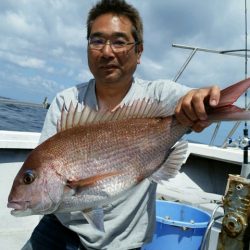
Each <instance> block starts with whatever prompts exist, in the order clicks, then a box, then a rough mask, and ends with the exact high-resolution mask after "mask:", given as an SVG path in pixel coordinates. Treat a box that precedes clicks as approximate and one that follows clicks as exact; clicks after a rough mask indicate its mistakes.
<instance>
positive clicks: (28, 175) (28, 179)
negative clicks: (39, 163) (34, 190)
mask: <svg viewBox="0 0 250 250" xmlns="http://www.w3.org/2000/svg"><path fill="white" fill-rule="evenodd" d="M35 179H36V175H35V174H34V173H33V171H32V170H28V171H26V172H25V173H24V175H23V182H24V184H26V185H28V184H31V183H32V182H33V181H34V180H35Z"/></svg>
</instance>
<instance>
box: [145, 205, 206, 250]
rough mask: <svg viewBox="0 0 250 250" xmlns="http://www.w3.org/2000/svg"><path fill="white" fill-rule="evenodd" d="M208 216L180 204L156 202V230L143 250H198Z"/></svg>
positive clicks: (196, 209)
mask: <svg viewBox="0 0 250 250" xmlns="http://www.w3.org/2000/svg"><path fill="white" fill-rule="evenodd" d="M209 221H210V215H209V214H208V213H207V212H205V211H202V210H201V209H198V208H194V207H191V206H188V205H185V204H182V203H177V202H170V201H156V230H155V233H154V237H153V240H152V242H151V243H149V244H147V245H144V246H143V247H142V249H143V250H165V249H167V250H182V249H183V250H198V249H200V247H201V243H202V239H203V236H204V234H205V232H206V229H207V226H208V223H209Z"/></svg>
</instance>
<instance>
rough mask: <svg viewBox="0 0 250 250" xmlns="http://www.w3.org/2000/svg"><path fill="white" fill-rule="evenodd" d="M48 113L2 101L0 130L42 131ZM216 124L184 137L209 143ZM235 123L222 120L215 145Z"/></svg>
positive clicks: (236, 136) (235, 137)
mask: <svg viewBox="0 0 250 250" xmlns="http://www.w3.org/2000/svg"><path fill="white" fill-rule="evenodd" d="M46 113H47V109H44V108H39V107H31V106H21V105H15V104H1V103H0V130H10V131H27V132H41V130H42V127H43V123H44V119H45V116H46ZM216 125H217V124H212V125H211V126H209V127H208V128H206V129H205V130H203V131H202V132H201V133H194V132H192V133H190V134H187V135H185V136H184V138H185V139H187V140H189V141H191V142H196V143H204V144H209V143H210V141H211V138H212V135H213V132H214V130H215V127H216ZM234 125H235V122H222V123H221V124H220V127H219V129H218V133H217V136H216V138H215V140H214V144H213V145H216V146H221V145H222V144H223V142H224V141H225V139H226V137H227V135H228V134H229V132H230V131H231V129H232V128H233V127H234ZM244 128H245V124H244V122H241V124H240V125H239V127H238V128H237V130H236V132H235V133H234V134H233V136H232V139H233V140H234V141H237V140H239V139H240V138H241V137H242V136H243V129H244ZM249 133H250V132H249Z"/></svg>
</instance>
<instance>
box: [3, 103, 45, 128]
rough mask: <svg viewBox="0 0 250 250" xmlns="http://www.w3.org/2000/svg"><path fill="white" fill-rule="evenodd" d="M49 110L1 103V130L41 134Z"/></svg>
mask: <svg viewBox="0 0 250 250" xmlns="http://www.w3.org/2000/svg"><path fill="white" fill-rule="evenodd" d="M46 113H47V109H44V108H40V107H31V106H22V105H15V104H2V103H0V130H9V131H27V132H41V130H42V127H43V122H44V119H45V116H46Z"/></svg>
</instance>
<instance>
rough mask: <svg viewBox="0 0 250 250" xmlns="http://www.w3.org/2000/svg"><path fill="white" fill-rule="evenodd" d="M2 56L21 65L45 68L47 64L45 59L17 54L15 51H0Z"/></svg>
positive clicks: (0, 56)
mask: <svg viewBox="0 0 250 250" xmlns="http://www.w3.org/2000/svg"><path fill="white" fill-rule="evenodd" d="M0 58H1V59H3V60H6V61H8V62H11V63H13V64H16V65H19V66H21V67H27V68H34V69H42V68H45V65H46V62H45V61H44V60H41V59H38V58H34V57H29V56H24V55H16V54H14V53H9V52H6V51H0Z"/></svg>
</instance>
